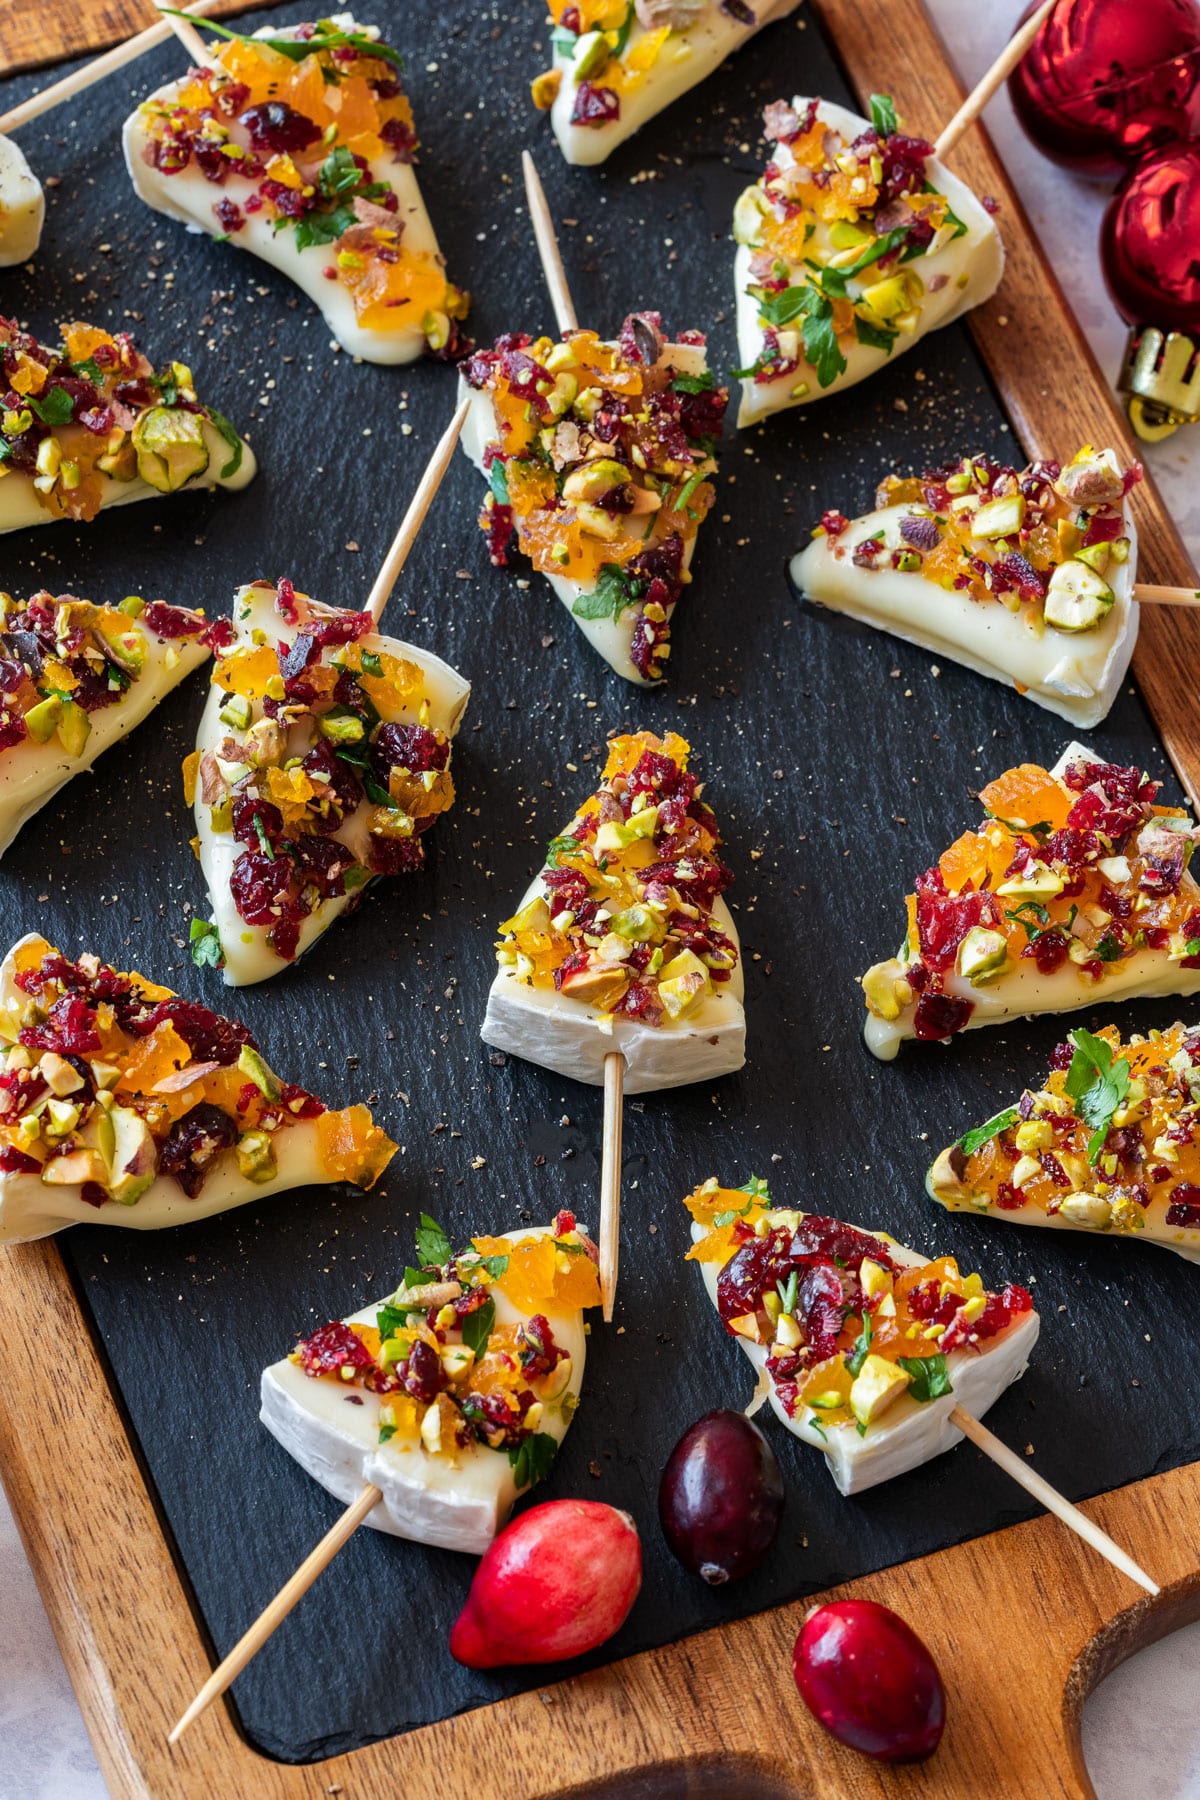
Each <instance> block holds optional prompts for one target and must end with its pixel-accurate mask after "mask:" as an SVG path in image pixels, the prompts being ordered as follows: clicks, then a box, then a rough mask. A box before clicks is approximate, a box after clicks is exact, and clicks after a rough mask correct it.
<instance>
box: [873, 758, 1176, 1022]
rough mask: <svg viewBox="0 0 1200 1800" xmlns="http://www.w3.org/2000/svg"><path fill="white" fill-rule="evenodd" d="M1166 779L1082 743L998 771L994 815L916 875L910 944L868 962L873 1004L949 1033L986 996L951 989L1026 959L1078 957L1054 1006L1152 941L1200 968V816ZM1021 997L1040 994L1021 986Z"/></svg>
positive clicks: (1085, 993)
mask: <svg viewBox="0 0 1200 1800" xmlns="http://www.w3.org/2000/svg"><path fill="white" fill-rule="evenodd" d="M1159 785H1160V784H1159V783H1158V782H1157V781H1151V780H1149V779H1148V778H1147V777H1146V776H1145V775H1144V774H1143V773H1142V771H1141V770H1139V769H1136V768H1121V767H1119V766H1118V765H1117V764H1115V763H1101V762H1098V761H1094V760H1093V759H1092V758H1090V757H1089V756H1088V755H1087V754H1086V753H1085V752H1082V751H1080V752H1079V754H1078V755H1077V756H1075V757H1074V758H1073V759H1072V760H1071V761H1069V762H1068V764H1067V766H1066V768H1065V770H1064V772H1063V774H1062V775H1061V776H1058V775H1054V774H1051V773H1049V772H1048V771H1047V770H1045V769H1041V768H1038V767H1037V766H1036V765H1035V764H1033V763H1023V764H1022V765H1021V766H1020V767H1019V768H1017V769H1010V770H1009V771H1008V773H1007V774H1005V775H1001V776H1000V777H999V779H998V780H996V781H993V782H990V783H989V784H988V786H987V787H985V788H984V789H983V790H982V792H981V793H980V796H979V798H980V800H981V802H982V804H983V806H984V808H985V809H986V811H987V814H988V822H987V823H986V824H985V825H983V826H982V827H981V828H980V829H979V830H978V831H966V832H964V833H963V835H962V837H960V838H959V839H958V841H957V842H956V843H954V844H952V845H951V846H950V848H949V850H947V851H946V852H945V853H944V854H943V856H942V857H941V859H940V860H939V862H937V863H936V864H935V865H934V867H933V868H932V869H927V870H926V872H925V873H924V875H922V876H920V877H919V878H918V880H917V884H916V892H915V893H914V894H910V895H909V896H908V934H907V937H906V939H905V943H904V947H903V950H902V951H901V953H900V955H899V956H898V957H893V958H891V959H890V960H889V961H887V962H883V963H877V964H876V965H875V967H874V968H873V969H870V970H869V971H868V973H867V974H866V975H864V976H863V980H862V985H863V989H864V992H865V994H866V998H867V1007H868V1009H869V1011H870V1012H871V1014H873V1015H874V1016H875V1017H876V1018H877V1019H880V1020H883V1021H896V1020H898V1019H900V1018H901V1017H902V1016H910V1017H911V1025H912V1031H913V1034H914V1035H915V1036H916V1037H919V1038H950V1037H953V1036H954V1035H955V1033H956V1032H959V1031H961V1030H963V1028H964V1027H965V1026H966V1025H967V1024H968V1023H969V1021H970V1019H971V1015H972V1012H973V1011H974V1007H975V1002H974V1001H973V1000H972V999H970V998H969V997H967V996H966V995H964V994H962V993H961V992H954V991H949V990H951V989H952V988H953V987H955V986H961V985H962V984H964V983H970V984H971V985H972V986H973V987H975V988H978V989H984V990H990V989H991V987H992V985H993V984H996V985H997V986H999V984H1001V983H1002V982H1003V980H1004V978H1005V976H1006V975H1012V974H1013V972H1014V971H1015V970H1017V969H1018V968H1019V966H1020V965H1022V964H1025V965H1029V964H1032V965H1034V967H1035V968H1036V970H1037V971H1038V972H1039V973H1040V974H1041V975H1042V976H1046V977H1049V976H1053V975H1055V974H1056V973H1057V972H1058V971H1059V970H1061V969H1063V968H1065V967H1066V965H1068V964H1070V965H1072V968H1073V973H1074V978H1075V980H1076V981H1077V983H1078V985H1079V989H1080V993H1079V994H1078V995H1076V996H1075V997H1063V998H1062V999H1060V1000H1059V1002H1058V1004H1057V1005H1056V1006H1055V1007H1054V1008H1053V1009H1052V1010H1056V1011H1062V1010H1064V1009H1066V1008H1067V1007H1069V1006H1075V1005H1083V1004H1084V1003H1085V1001H1088V1000H1091V999H1093V998H1098V997H1100V996H1101V995H1102V994H1103V991H1104V985H1105V983H1106V982H1108V981H1112V980H1114V979H1115V978H1118V977H1120V976H1122V975H1123V974H1124V973H1125V969H1126V964H1127V963H1128V961H1129V959H1131V958H1133V957H1136V956H1137V955H1138V954H1139V953H1140V952H1142V951H1145V950H1151V951H1155V952H1159V953H1160V954H1161V956H1162V958H1163V959H1164V960H1165V961H1167V962H1168V963H1173V964H1175V965H1177V966H1181V967H1182V968H1183V969H1184V970H1192V969H1200V888H1198V887H1197V886H1196V883H1195V882H1194V881H1193V879H1192V877H1191V875H1190V874H1189V873H1188V862H1189V860H1190V857H1191V853H1192V848H1193V844H1194V842H1195V837H1196V829H1195V827H1194V826H1193V825H1192V823H1191V821H1190V819H1188V817H1187V816H1186V814H1184V813H1183V812H1181V811H1180V810H1179V809H1178V808H1176V807H1162V806H1156V805H1155V804H1154V799H1155V795H1156V794H1157V793H1158V789H1159ZM1185 985H1186V983H1185ZM1013 1010H1014V1011H1015V1012H1018V1013H1021V1012H1026V1011H1029V1010H1030V1007H1029V1006H1027V1005H1025V1004H1021V1003H1020V1001H1019V998H1018V999H1017V1000H1014V1008H1013ZM1040 1010H1046V1009H1045V1008H1044V1007H1043V1008H1041V1009H1040Z"/></svg>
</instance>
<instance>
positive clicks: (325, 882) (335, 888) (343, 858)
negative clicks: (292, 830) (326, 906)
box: [288, 833, 355, 900]
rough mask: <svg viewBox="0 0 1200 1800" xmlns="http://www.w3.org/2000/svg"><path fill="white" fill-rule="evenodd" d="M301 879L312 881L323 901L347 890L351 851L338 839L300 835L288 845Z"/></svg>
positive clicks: (352, 858) (352, 863)
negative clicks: (347, 872) (347, 873)
mask: <svg viewBox="0 0 1200 1800" xmlns="http://www.w3.org/2000/svg"><path fill="white" fill-rule="evenodd" d="M288 848H289V849H290V851H291V853H292V856H293V858H294V860H295V863H296V869H297V873H298V874H299V876H300V879H301V880H302V881H303V882H305V883H308V882H311V883H312V884H313V886H314V887H315V888H316V889H317V891H318V892H319V894H320V896H321V898H322V899H323V900H331V899H333V898H334V897H335V896H337V895H339V894H344V893H345V891H346V871H347V870H348V869H352V868H354V867H355V861H354V857H353V855H352V853H351V852H350V851H349V850H347V848H346V846H345V844H343V843H341V842H340V840H338V839H337V838H328V837H313V836H312V835H311V834H309V833H305V834H303V835H302V836H301V837H298V838H296V839H295V840H294V842H292V843H291V844H289V846H288Z"/></svg>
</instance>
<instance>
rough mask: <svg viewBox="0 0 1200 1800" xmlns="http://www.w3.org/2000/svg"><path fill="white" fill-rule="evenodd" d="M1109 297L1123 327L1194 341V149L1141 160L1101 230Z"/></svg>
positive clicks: (1174, 148)
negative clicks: (1140, 327) (1146, 327)
mask: <svg viewBox="0 0 1200 1800" xmlns="http://www.w3.org/2000/svg"><path fill="white" fill-rule="evenodd" d="M1100 263H1101V267H1102V268H1103V270H1104V279H1105V281H1106V282H1107V283H1108V291H1109V293H1110V294H1111V295H1112V298H1113V302H1114V304H1115V306H1116V308H1117V311H1118V312H1119V313H1120V314H1121V316H1122V318H1123V319H1125V320H1126V322H1127V323H1128V324H1130V325H1156V326H1157V327H1158V328H1159V330H1160V331H1164V332H1165V331H1183V332H1187V333H1188V335H1189V336H1192V337H1197V336H1200V143H1193V144H1170V145H1167V146H1166V148H1164V149H1162V150H1153V151H1151V153H1150V154H1149V156H1146V157H1143V159H1142V161H1141V162H1140V163H1138V165H1137V167H1136V168H1135V169H1132V170H1131V171H1130V173H1129V174H1128V176H1127V177H1126V179H1125V180H1124V181H1123V182H1122V183H1121V185H1120V187H1119V188H1118V189H1117V191H1116V193H1115V194H1114V195H1113V197H1112V199H1111V200H1110V202H1109V205H1108V210H1107V212H1106V213H1105V215H1104V221H1103V224H1102V225H1101V227H1100Z"/></svg>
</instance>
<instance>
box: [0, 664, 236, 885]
mask: <svg viewBox="0 0 1200 1800" xmlns="http://www.w3.org/2000/svg"><path fill="white" fill-rule="evenodd" d="M143 637H144V638H145V643H146V662H145V667H144V668H143V670H142V673H141V674H140V675H139V676H138V678H137V680H136V681H135V682H133V684H132V685H131V686H130V687H129V689H128V690H127V691H126V693H125V695H124V697H123V698H122V699H120V700H118V701H117V702H116V703H115V704H114V705H112V706H105V707H102V708H101V709H100V710H99V711H98V712H94V713H92V714H90V715H89V716H90V718H91V725H92V729H91V731H90V732H89V733H88V740H87V743H86V744H85V745H84V748H83V755H82V756H68V754H67V752H66V751H65V750H64V749H63V747H62V745H61V744H60V743H59V742H58V739H57V737H54V738H51V740H50V742H49V743H48V744H37V743H35V742H34V741H33V739H32V738H23V739H22V741H21V742H20V743H19V744H13V745H12V746H11V748H10V749H8V750H5V751H4V752H3V753H0V856H2V855H3V854H4V852H5V851H6V850H7V849H8V847H9V845H10V844H11V843H12V841H13V839H14V838H15V837H16V835H17V833H18V832H19V831H20V829H21V827H22V825H24V824H25V823H26V821H27V820H29V819H31V818H32V817H33V815H34V813H36V812H39V811H40V810H41V808H42V807H43V806H45V804H46V802H47V801H48V800H50V799H52V798H53V796H54V795H55V794H56V793H57V792H58V790H59V789H60V788H61V787H65V786H66V784H67V782H68V781H70V779H71V777H72V776H73V775H79V774H82V773H83V771H84V770H85V769H90V768H91V767H92V765H93V763H94V762H95V761H96V759H97V758H98V757H99V756H101V755H103V753H104V751H105V750H107V749H108V748H109V747H110V745H112V744H115V743H117V742H119V740H120V739H121V738H123V737H124V736H125V735H126V733H128V732H130V731H132V730H133V728H134V726H135V725H140V724H141V722H142V720H143V719H144V718H146V716H147V715H148V714H149V713H151V712H153V710H154V708H155V707H156V706H157V705H158V703H159V701H160V700H162V699H163V698H164V697H165V696H166V695H167V694H169V693H170V692H171V690H172V689H173V688H176V687H178V686H179V683H180V682H181V681H183V680H185V679H186V677H187V676H189V675H190V674H191V673H192V671H193V669H198V668H199V667H200V665H201V663H202V662H203V661H204V660H205V658H206V657H207V655H208V650H207V648H206V646H205V645H203V644H201V643H199V642H198V641H197V640H196V639H195V638H176V639H173V640H171V641H170V642H163V643H160V642H159V640H158V639H157V638H156V637H154V635H153V633H152V632H150V631H148V630H146V629H145V628H143ZM170 650H174V651H175V652H176V654H177V656H178V661H177V662H176V663H175V665H174V667H172V668H168V667H167V654H168V651H170Z"/></svg>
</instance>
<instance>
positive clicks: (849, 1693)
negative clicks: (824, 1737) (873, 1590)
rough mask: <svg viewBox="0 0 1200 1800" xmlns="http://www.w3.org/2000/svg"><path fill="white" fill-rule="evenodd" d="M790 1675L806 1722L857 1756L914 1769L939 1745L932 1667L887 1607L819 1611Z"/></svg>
mask: <svg viewBox="0 0 1200 1800" xmlns="http://www.w3.org/2000/svg"><path fill="white" fill-rule="evenodd" d="M792 1672H793V1674H794V1675H795V1677H796V1686H797V1687H798V1688H799V1690H800V1698H801V1699H802V1700H803V1702H804V1704H805V1706H807V1708H808V1710H809V1712H810V1713H812V1715H813V1717H814V1718H815V1719H817V1720H818V1721H819V1722H820V1723H821V1724H822V1725H823V1726H824V1727H825V1729H826V1731H828V1732H830V1733H832V1735H833V1736H834V1737H835V1738H837V1739H838V1741H839V1742H840V1743H843V1744H848V1745H849V1746H850V1748H851V1749H852V1750H860V1751H861V1752H862V1753H863V1755H864V1756H873V1757H875V1758H876V1759H877V1760H878V1761H880V1762H916V1761H919V1760H920V1759H921V1758H923V1757H926V1756H932V1755H933V1753H934V1751H935V1750H936V1749H937V1747H938V1745H939V1743H940V1742H941V1738H942V1731H943V1728H944V1726H945V1723H946V1694H945V1690H944V1689H943V1687H942V1681H941V1676H940V1675H939V1674H938V1671H937V1664H936V1663H935V1662H934V1660H933V1657H932V1656H931V1655H930V1654H929V1651H928V1650H927V1649H926V1647H925V1645H924V1644H923V1643H922V1642H921V1640H920V1638H919V1637H918V1636H917V1634H916V1632H915V1631H914V1630H913V1629H912V1627H911V1625H908V1624H906V1623H905V1621H904V1620H903V1619H902V1618H901V1617H900V1615H899V1613H894V1612H893V1611H892V1610H891V1608H890V1607H888V1606H880V1605H878V1604H877V1603H876V1602H875V1601H874V1600H835V1601H832V1602H831V1603H830V1604H829V1605H828V1606H818V1607H817V1608H816V1609H815V1610H814V1611H813V1612H810V1613H809V1615H808V1617H807V1619H805V1621H804V1624H803V1625H802V1626H801V1628H800V1635H799V1637H798V1638H797V1639H796V1648H795V1650H794V1652H793V1654H792Z"/></svg>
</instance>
